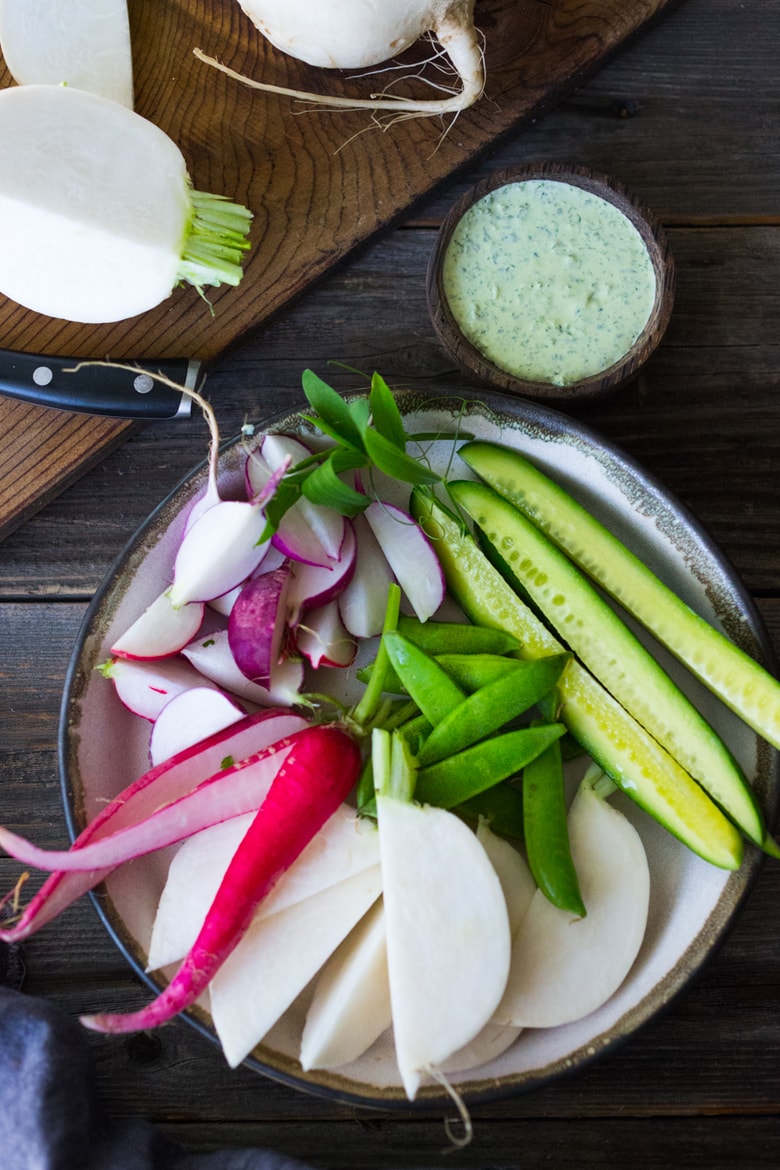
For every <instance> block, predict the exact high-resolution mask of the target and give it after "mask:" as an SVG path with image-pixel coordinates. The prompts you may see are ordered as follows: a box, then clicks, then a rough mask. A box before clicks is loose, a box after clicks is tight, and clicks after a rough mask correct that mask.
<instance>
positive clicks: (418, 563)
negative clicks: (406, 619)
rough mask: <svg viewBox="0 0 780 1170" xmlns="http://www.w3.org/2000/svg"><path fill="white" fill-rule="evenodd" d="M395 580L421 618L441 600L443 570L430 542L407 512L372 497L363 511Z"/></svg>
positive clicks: (425, 618)
mask: <svg viewBox="0 0 780 1170" xmlns="http://www.w3.org/2000/svg"><path fill="white" fill-rule="evenodd" d="M363 515H364V516H365V518H366V520H367V521H368V523H369V524H370V525H371V530H372V532H373V533H374V536H375V537H376V539H377V541H378V542H379V545H380V547H381V549H382V551H383V553H384V554H385V556H386V557H387V560H388V563H389V565H390V568H391V569H392V570H393V573H394V574H395V577H396V580H397V581H398V584H399V585H400V586H401V589H402V590H403V592H404V593H405V594H406V597H407V600H408V601H409V603H410V605H411V607H412V609H413V610H414V612H415V614H416V615H417V618H418V619H419V620H420V621H421V622H426V621H427V620H428V618H430V617H432V616H433V615H434V614H435V613H436V610H437V609H438V608H439V606H440V605H441V603H442V602H443V601H444V594H445V586H444V574H443V573H442V570H441V565H440V564H439V558H438V557H437V556H436V553H435V551H434V548H433V545H432V544H431V542H430V540H429V539H428V537H427V536H426V535H425V533H424V532H423V530H422V528H420V526H419V524H416V523H415V522H414V520H413V519H412V517H411V516H410V515H409V513H408V512H404V510H403V508H399V507H397V506H396V505H395V504H388V503H385V502H384V501H382V500H374V501H373V503H371V504H369V505H368V507H367V508H366V510H365V512H364V513H363Z"/></svg>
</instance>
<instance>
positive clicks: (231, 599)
mask: <svg viewBox="0 0 780 1170" xmlns="http://www.w3.org/2000/svg"><path fill="white" fill-rule="evenodd" d="M286 560H287V558H286V556H285V555H284V553H282V552H280V551H279V549H278V548H275V547H274V545H273V544H272V545H271V547H270V548H269V549H268V551H267V552H266V554H265V556H264V557H263V559H262V561H261V562H260V564H259V565H258V566H257V568H256V569H255V571H254V573H253V574H252V576H253V577H259V576H261V575H262V574H263V573H272V572H273V571H274V569H278V568H280V567H281V566H282V565H283V564H284V563H285V562H286ZM245 584H246V581H242V582H241V583H240V584H239V585H236V587H235V589H231V590H229V591H228V592H227V593H222V594H221V595H220V596H219V597H213V598H212V599H211V601H209V602H208V608H209V609H212V610H213V611H214V613H219V614H222V616H223V617H230V611H231V609H232V608H233V606H234V605H235V601H236V598H237V597H238V595H239V593H240V592H241V590H242V589H243V588H244V585H245Z"/></svg>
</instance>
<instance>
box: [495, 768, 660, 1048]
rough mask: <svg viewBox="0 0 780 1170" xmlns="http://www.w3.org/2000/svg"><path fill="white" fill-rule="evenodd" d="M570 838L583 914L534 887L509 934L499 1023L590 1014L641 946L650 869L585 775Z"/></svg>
mask: <svg viewBox="0 0 780 1170" xmlns="http://www.w3.org/2000/svg"><path fill="white" fill-rule="evenodd" d="M569 838H570V844H571V854H572V860H573V861H574V865H575V868H576V870H577V876H578V878H579V883H580V890H581V892H582V898H583V901H584V903H585V907H586V910H587V914H586V916H585V918H578V917H576V916H575V915H573V914H570V913H568V912H566V911H564V910H560V909H558V907H557V906H553V904H552V903H551V902H550V901H548V899H547V898H546V897H545V896H544V894H543V893H542V892H541V891H538V892H537V893H536V894H534V898H533V901H532V903H531V906H530V908H529V910H528V913H527V915H526V917H525V919H524V921H523V923H522V925H521V927H520V930H519V931H518V933H517V935H516V936H515V939H514V943H513V948H512V966H511V971H510V975H509V982H508V984H507V989H506V994H505V995H504V998H503V1000H502V1002H501V1004H500V1005H499V1007H498V1009H497V1011H496V1013H495V1017H494V1018H495V1020H496V1022H498V1023H512V1024H515V1025H517V1026H519V1027H528V1028H553V1027H557V1026H558V1025H559V1024H568V1023H571V1022H572V1021H573V1020H577V1019H581V1018H582V1017H583V1016H586V1015H589V1014H590V1013H591V1012H593V1011H595V1010H596V1009H597V1008H598V1007H600V1006H601V1005H602V1004H603V1003H606V1001H607V1000H608V999H609V998H610V996H611V995H612V994H613V993H614V992H615V991H617V989H618V988H619V987H620V985H621V983H622V982H623V980H624V979H625V977H626V975H627V974H628V972H629V971H630V969H631V967H632V965H633V963H634V960H635V959H636V956H637V954H638V952H639V948H640V946H641V944H642V939H643V938H644V934H645V927H646V924H647V910H648V900H649V893H650V875H649V870H648V864H647V856H646V854H645V849H644V846H643V844H642V841H641V838H640V836H639V834H638V833H637V831H636V829H635V828H634V827H633V825H632V824H631V823H630V822H629V821H628V820H627V818H626V817H624V816H623V814H622V813H621V812H619V811H618V810H617V809H615V808H613V807H612V806H611V805H610V804H609V803H608V801H607V800H605V799H603V798H602V797H600V796H599V795H597V793H596V791H594V788H593V786H592V784H591V783H590V782H587V781H583V782H582V783H581V785H580V787H579V789H578V791H577V795H576V796H575V798H574V800H573V802H572V806H571V809H570V811H569Z"/></svg>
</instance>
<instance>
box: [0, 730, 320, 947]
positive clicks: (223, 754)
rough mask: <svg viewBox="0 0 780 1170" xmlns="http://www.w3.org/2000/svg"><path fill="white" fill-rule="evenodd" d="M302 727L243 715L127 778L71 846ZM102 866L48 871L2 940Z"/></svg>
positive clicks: (29, 927) (41, 920) (55, 907)
mask: <svg viewBox="0 0 780 1170" xmlns="http://www.w3.org/2000/svg"><path fill="white" fill-rule="evenodd" d="M306 726H307V722H306V720H305V719H304V718H303V716H301V715H294V714H292V713H290V712H287V711H261V712H258V713H257V714H256V715H250V716H247V718H246V719H244V720H242V721H241V723H237V724H236V725H235V727H230V728H227V729H226V730H225V731H221V732H218V733H217V734H216V735H212V736H210V737H209V739H207V740H204V741H203V742H202V743H200V744H198V745H197V746H196V747H194V748H191V749H190V750H189V751H186V752H182V753H180V754H179V755H178V756H174V757H173V759H171V760H166V761H165V763H163V764H159V765H158V766H157V767H156V768H151V769H150V770H149V771H148V772H145V773H144V774H143V776H141V777H139V779H137V780H135V781H133V783H132V784H130V785H129V786H128V787H127V788H125V789H124V791H122V792H121V793H120V794H119V795H118V796H116V797H115V798H114V799H113V800H112V801H111V802H110V803H109V804H107V805H105V807H104V808H102V809H101V810H100V812H99V813H98V814H97V816H95V817H94V818H93V820H91V821H90V823H89V824H88V825H87V826H86V828H85V829H84V830H83V831H82V832H81V833H80V834H79V836H78V837H77V839H76V841H75V842H74V845H73V848H74V849H75V848H81V847H82V846H84V845H86V844H88V843H89V842H90V841H92V840H100V839H101V838H103V837H106V836H108V835H109V834H110V833H114V832H117V831H118V830H119V829H122V828H124V827H125V826H127V825H133V824H137V823H138V822H139V821H142V820H143V819H144V818H145V817H147V816H149V815H150V813H152V812H154V811H155V809H156V808H159V807H160V805H162V804H166V803H170V802H171V801H173V800H176V799H178V797H179V796H181V795H183V794H184V793H186V792H190V791H192V789H193V788H195V787H196V786H197V785H198V784H200V783H202V782H203V780H206V779H208V777H209V776H212V775H214V773H215V772H217V771H219V769H220V768H222V767H224V766H225V761H226V760H242V759H245V758H246V757H247V756H249V755H252V753H253V752H257V751H261V750H262V749H263V747H267V746H268V745H270V744H272V743H275V742H276V741H277V740H279V739H282V738H283V737H284V736H286V735H292V734H293V733H294V732H296V731H300V730H302V729H303V728H304V727H306ZM108 872H110V870H108V869H103V870H95V871H91V872H89V873H86V874H75V873H74V874H64V873H62V872H59V873H53V874H52V875H51V876H50V877H49V878H47V879H46V881H45V882H44V883H43V885H42V886H41V888H40V890H38V892H37V893H36V894H35V895H34V896H33V898H31V900H30V902H29V903H28V904H27V906H26V907H25V909H24V910H23V911H22V914H21V916H20V918H19V919H18V921H17V922H16V923H14V925H13V926H10V927H7V928H6V929H3V930H0V940H2V941H3V942H9V943H10V942H20V941H21V940H22V939H24V938H27V937H28V935H31V934H33V933H34V932H35V931H37V930H40V928H41V927H42V926H45V925H46V923H47V922H51V920H52V919H53V918H56V916H57V915H58V914H59V913H60V911H62V910H64V909H65V907H66V906H70V905H71V903H72V902H75V901H76V899H77V898H79V897H81V895H82V894H84V893H86V891H87V890H90V889H92V888H93V887H94V886H96V885H98V884H99V883H100V882H101V881H102V880H103V878H104V877H105V876H106V874H107V873H108Z"/></svg>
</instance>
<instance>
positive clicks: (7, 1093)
mask: <svg viewBox="0 0 780 1170" xmlns="http://www.w3.org/2000/svg"><path fill="white" fill-rule="evenodd" d="M20 978H21V967H20V960H19V956H18V952H16V951H15V949H13V948H8V947H4V946H3V945H2V944H0V984H3V985H4V986H0V1167H2V1170H307V1168H306V1167H305V1166H304V1165H303V1163H301V1162H298V1161H295V1160H293V1159H291V1158H285V1157H283V1156H281V1155H279V1154H275V1153H273V1152H271V1151H269V1150H223V1151H218V1152H216V1153H209V1154H197V1153H189V1152H187V1151H185V1150H183V1149H182V1148H181V1147H179V1146H177V1145H176V1144H175V1143H173V1142H172V1141H170V1139H169V1138H167V1137H166V1136H165V1135H164V1134H162V1133H161V1132H160V1131H159V1130H157V1129H156V1128H155V1127H154V1126H153V1125H151V1124H149V1123H147V1122H144V1121H137V1120H115V1119H112V1118H110V1117H108V1116H106V1114H105V1111H104V1110H103V1109H102V1108H101V1107H100V1105H99V1103H98V1100H97V1091H96V1079H97V1078H96V1071H95V1066H94V1062H93V1059H92V1052H91V1050H90V1048H89V1044H88V1042H87V1040H86V1035H85V1032H84V1030H83V1028H82V1027H81V1026H80V1024H79V1023H78V1022H77V1021H76V1020H74V1019H70V1018H69V1017H68V1016H67V1015H65V1013H64V1012H62V1011H60V1010H59V1009H58V1008H57V1007H56V1006H55V1005H54V1004H52V1003H50V1002H48V1001H47V1000H44V999H39V998H36V997H34V996H30V995H25V994H24V993H23V992H21V991H19V990H17V987H18V984H19V982H20ZM9 984H10V985H11V986H9Z"/></svg>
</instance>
